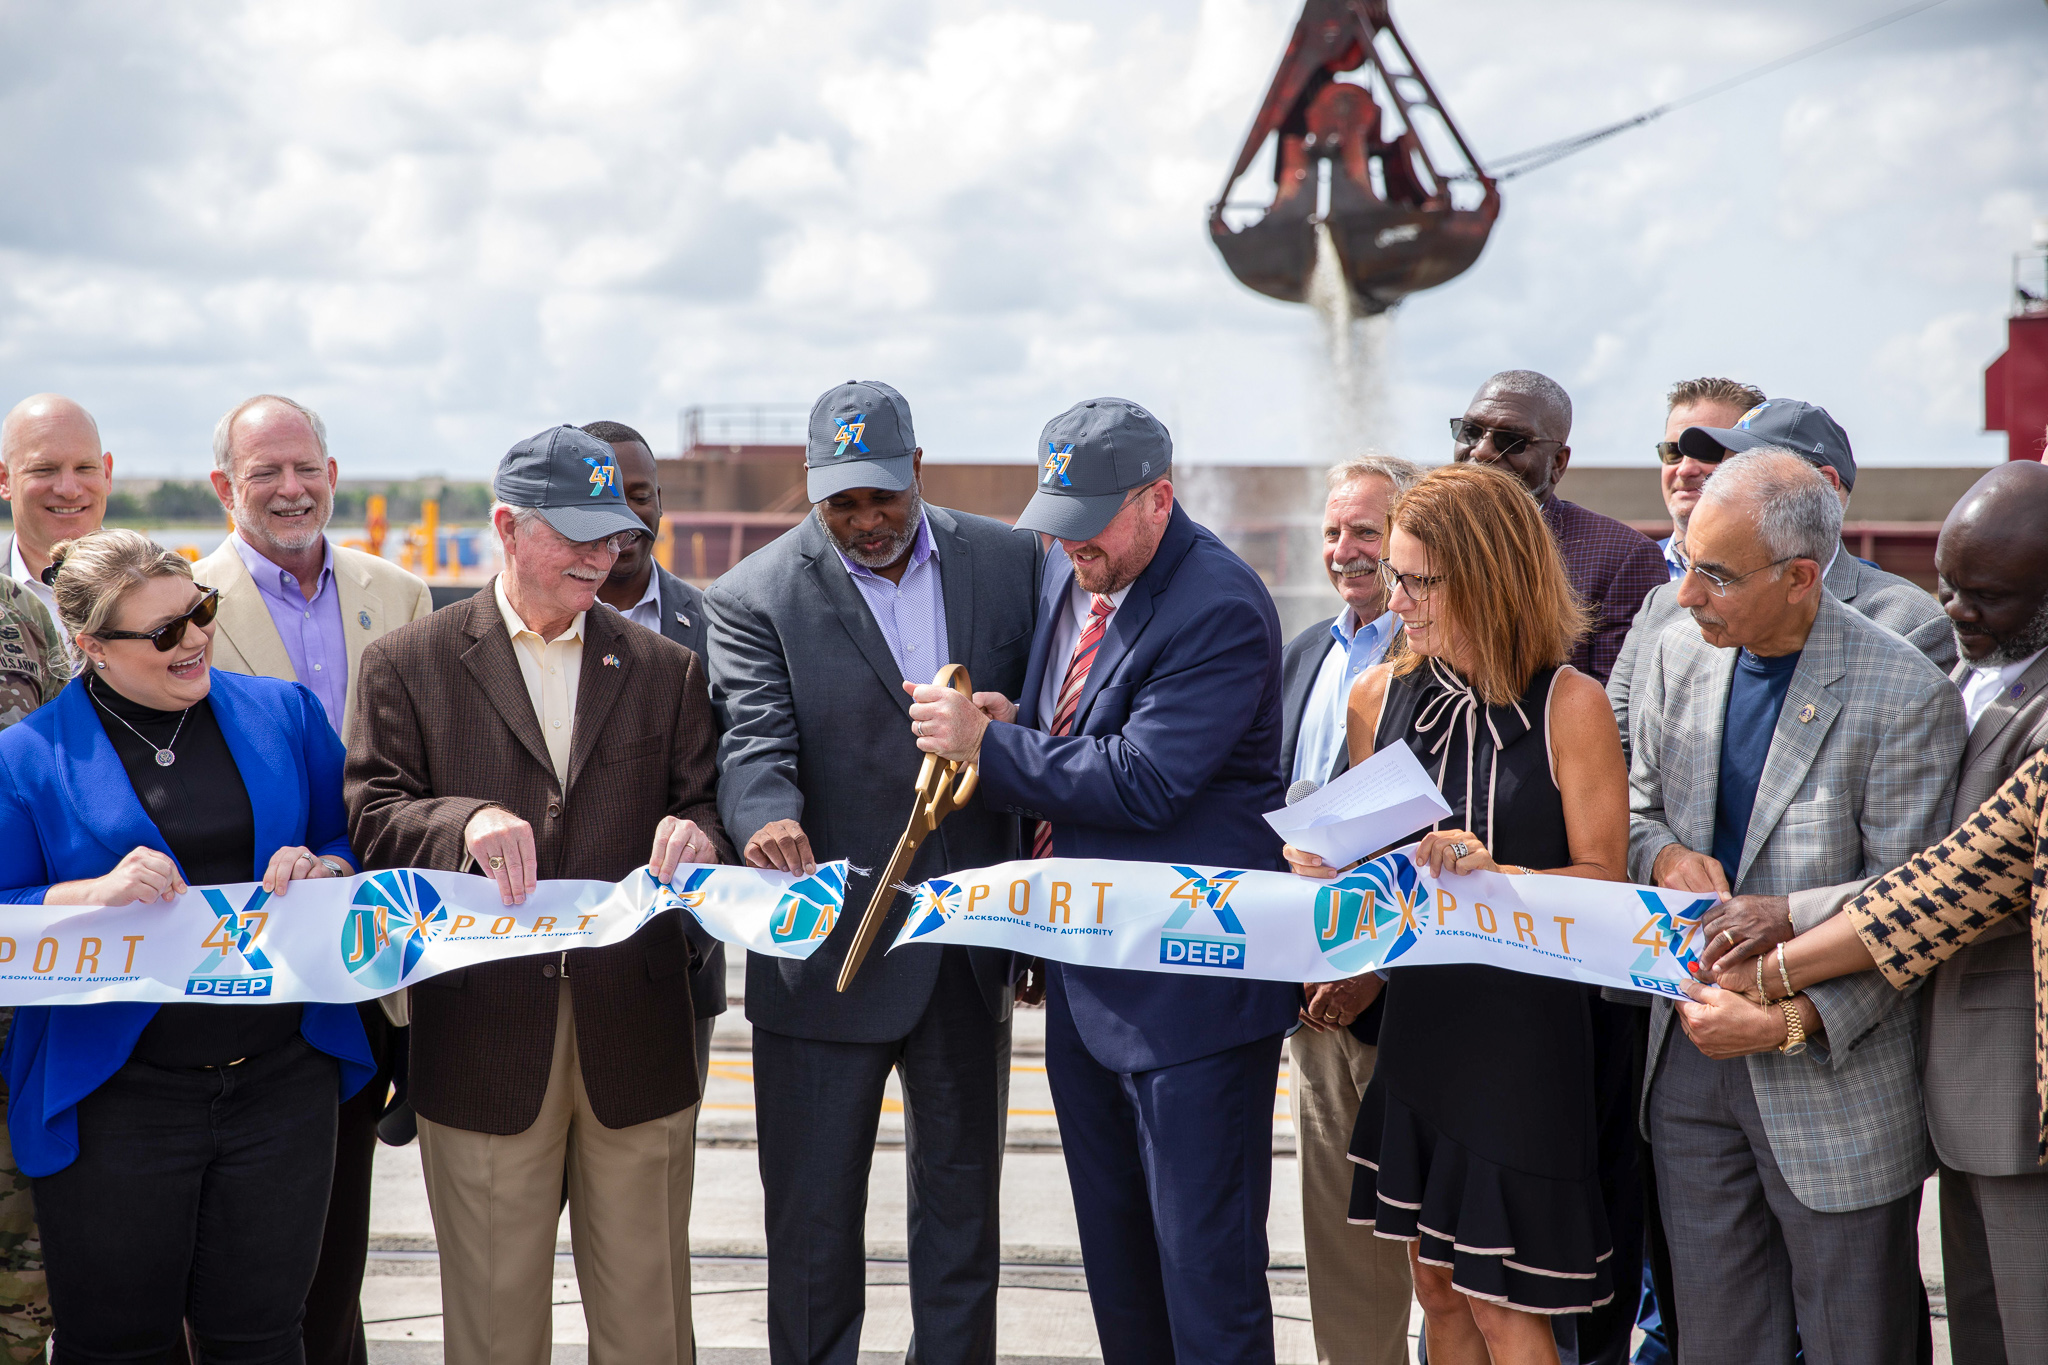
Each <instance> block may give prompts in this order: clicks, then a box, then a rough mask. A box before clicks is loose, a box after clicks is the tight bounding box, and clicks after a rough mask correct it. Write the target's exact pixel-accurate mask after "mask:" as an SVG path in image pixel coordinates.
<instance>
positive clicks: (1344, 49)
mask: <svg viewBox="0 0 2048 1365" xmlns="http://www.w3.org/2000/svg"><path fill="white" fill-rule="evenodd" d="M1352 72H1357V73H1359V74H1358V75H1357V76H1356V77H1354V78H1352V79H1348V80H1339V79H1338V77H1339V75H1340V74H1348V73H1352ZM1422 128H1428V129H1429V131H1430V133H1431V135H1432V136H1431V137H1430V139H1429V140H1430V141H1431V142H1434V143H1435V144H1436V147H1437V152H1436V156H1432V154H1431V150H1430V148H1429V146H1427V145H1425V139H1424V137H1423V135H1422V132H1421V131H1420V130H1421V129H1422ZM1269 140H1271V141H1273V143H1274V148H1273V182H1274V194H1273V200H1272V202H1271V203H1270V204H1267V205H1264V206H1263V212H1262V213H1260V214H1259V215H1258V216H1257V217H1256V218H1254V219H1252V220H1251V221H1247V222H1243V223H1242V224H1241V225H1240V226H1235V227H1233V226H1232V224H1231V222H1230V221H1228V220H1227V218H1226V214H1228V215H1229V216H1230V217H1235V218H1240V219H1242V218H1244V217H1246V216H1247V214H1248V213H1250V212H1253V211H1256V209H1257V208H1258V206H1256V205H1238V204H1233V203H1231V202H1230V193H1231V190H1232V188H1233V187H1235V186H1236V185H1237V183H1238V181H1239V180H1240V179H1242V178H1243V176H1244V174H1245V172H1246V171H1247V170H1248V169H1249V168H1250V167H1251V165H1252V162H1253V161H1254V160H1256V159H1257V158H1258V156H1259V154H1260V153H1261V152H1262V151H1263V150H1264V149H1265V147H1266V145H1267V143H1268V141H1269ZM1454 156H1455V161H1454V160H1453V157H1454ZM1439 157H1440V158H1442V162H1441V163H1440V161H1439V160H1438V158H1439ZM1446 163H1447V164H1446ZM1499 213H1500V190H1499V188H1498V187H1497V186H1496V185H1495V183H1494V181H1493V179H1492V178H1491V177H1490V176H1488V175H1486V174H1485V172H1483V171H1482V170H1481V169H1480V167H1479V162H1478V159H1477V158H1475V157H1474V156H1473V155H1472V152H1471V149H1470V148H1469V147H1467V146H1466V144H1465V139H1464V136H1463V135H1462V134H1461V133H1459V131H1458V129H1457V125H1456V124H1454V123H1453V122H1452V121H1451V117H1450V114H1449V113H1448V112H1447V111H1445V109H1444V108H1443V105H1442V104H1441V103H1440V102H1439V101H1438V100H1437V97H1436V92H1435V91H1434V90H1432V89H1431V88H1430V84H1429V80H1428V78H1427V77H1425V76H1424V75H1423V74H1422V68H1421V67H1420V66H1419V65H1418V64H1417V63H1416V62H1415V59H1414V58H1413V56H1412V55H1410V53H1409V51H1408V46H1407V44H1406V43H1404V42H1403V41H1402V39H1401V35H1400V34H1399V33H1398V32H1397V31H1396V30H1395V28H1394V24H1393V19H1392V16H1391V15H1390V14H1389V12H1388V9H1387V4H1386V0H1308V3H1307V4H1306V6H1305V7H1304V8H1303V9H1302V13H1301V19H1300V20H1299V21H1298V22H1297V23H1296V24H1295V26H1294V36H1293V38H1292V40H1290V41H1289V43H1288V45H1287V55H1286V56H1284V57H1283V58H1281V61H1280V69H1279V70H1278V71H1277V72H1275V73H1274V76H1273V84H1272V86H1271V88H1270V89H1268V90H1267V92H1266V99H1265V102H1264V103H1263V104H1262V105H1261V106H1260V107H1259V113H1258V117H1257V118H1256V119H1255V120H1254V121H1253V123H1252V128H1251V131H1250V132H1249V133H1248V134H1247V135H1246V137H1245V142H1244V147H1243V149H1242V150H1241V151H1239V153H1238V156H1237V164H1236V165H1235V166H1233V167H1232V168H1231V172H1230V176H1229V178H1228V179H1227V180H1225V181H1224V184H1223V193H1222V195H1221V196H1219V197H1218V199H1217V201H1216V203H1215V204H1214V205H1213V206H1211V208H1210V210H1209V234H1210V236H1211V238H1212V239H1213V240H1214V241H1215V243H1216V249H1217V250H1218V251H1219V252H1221V253H1222V254H1223V261H1224V264H1225V265H1227V266H1229V267H1230V273H1231V274H1233V275H1235V276H1237V278H1238V279H1239V280H1240V281H1242V282H1243V283H1244V284H1246V285H1248V286H1249V287H1251V288H1253V289H1256V290H1258V291H1259V292H1260V293H1261V294H1266V295H1270V296H1271V297H1273V298H1276V299H1284V300H1287V301H1288V302H1291V303H1302V302H1305V301H1307V299H1308V296H1309V282H1310V277H1311V275H1312V274H1313V272H1314V269H1315V263H1316V236H1317V233H1316V228H1317V225H1318V224H1324V225H1327V227H1328V228H1329V231H1330V237H1331V241H1332V243H1333V244H1334V246H1335V248H1336V251H1337V255H1338V257H1339V260H1340V263H1341V265H1342V268H1343V275H1344V278H1345V279H1346V280H1347V281H1348V282H1349V284H1350V287H1351V292H1352V304H1353V307H1352V312H1353V313H1355V314H1363V313H1378V312H1383V311H1385V310H1386V309H1388V308H1391V307H1393V306H1394V305H1395V304H1397V303H1399V302H1400V301H1401V300H1402V299H1404V298H1406V297H1407V296H1408V295H1410V294H1412V293H1414V292H1416V291H1417V290H1419V289H1428V288H1431V287H1432V286H1435V285H1439V284H1442V283H1443V282H1444V281H1446V280H1449V279H1452V278H1454V277H1456V276H1457V275H1459V274H1461V273H1463V272H1464V271H1465V270H1466V269H1468V268H1469V267H1470V266H1471V265H1472V263H1473V262H1474V261H1476V260H1478V259H1479V253H1480V252H1481V251H1482V250H1483V249H1484V248H1485V246H1486V238H1487V234H1488V233H1490V232H1491V231H1492V230H1493V220H1494V219H1495V218H1496V217H1497V216H1499Z"/></svg>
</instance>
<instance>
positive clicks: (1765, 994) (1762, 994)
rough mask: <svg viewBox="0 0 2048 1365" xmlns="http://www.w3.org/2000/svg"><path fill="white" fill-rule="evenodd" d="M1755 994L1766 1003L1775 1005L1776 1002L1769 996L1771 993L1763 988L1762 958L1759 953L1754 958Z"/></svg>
mask: <svg viewBox="0 0 2048 1365" xmlns="http://www.w3.org/2000/svg"><path fill="white" fill-rule="evenodd" d="M1756 994H1757V998H1758V999H1759V1000H1761V1001H1763V1002H1764V1003H1765V1004H1766V1005H1775V1004H1777V1003H1778V1002H1777V1001H1776V1000H1774V999H1773V998H1772V997H1771V993H1770V992H1769V991H1767V990H1765V989H1764V959H1763V955H1762V954H1761V953H1759V954H1758V955H1757V959H1756Z"/></svg>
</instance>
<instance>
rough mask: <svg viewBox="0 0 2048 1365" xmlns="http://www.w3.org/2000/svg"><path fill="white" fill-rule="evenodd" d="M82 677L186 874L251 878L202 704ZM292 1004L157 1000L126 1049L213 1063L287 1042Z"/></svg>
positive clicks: (251, 824) (234, 797) (230, 773)
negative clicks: (166, 760)
mask: <svg viewBox="0 0 2048 1365" xmlns="http://www.w3.org/2000/svg"><path fill="white" fill-rule="evenodd" d="M86 687H87V688H88V689H89V690H90V692H91V694H92V699H93V707H94V711H95V713H96V714H97V715H98V716H99V718H100V725H101V727H102V728H104V729H105V730H106V732H107V738H108V739H109V740H111V741H113V745H114V752H115V753H117V754H119V755H120V757H121V766H122V767H123V768H125V769H126V770H127V772H128V781H129V782H130V783H131V784H132V785H133V786H134V788H135V794H136V796H137V797H139V798H141V801H142V808H143V809H144V810H145V811H147V812H149V818H150V819H151V820H152V821H154V822H155V823H156V827H157V829H158V831H159V832H161V833H162V834H163V836H164V843H165V845H166V846H168V847H169V848H170V850H171V856H172V857H173V858H175V859H177V860H178V867H179V870H180V871H182V872H183V873H184V874H185V880H186V882H187V883H189V884H190V885H193V886H212V885H218V884H222V883H230V882H246V881H251V880H253V879H254V878H255V876H256V875H257V873H256V816H255V813H254V811H253V809H252V808H251V807H250V804H249V789H248V787H247V786H246V785H245V784H244V783H243V781H242V770H241V769H240V768H238V767H236V766H235V756H234V754H233V753H232V752H230V751H229V749H228V741H227V737H226V736H225V735H223V734H222V733H221V730H220V722H219V721H218V720H216V719H215V718H214V714H213V706H212V704H211V703H210V702H206V701H200V702H198V703H196V704H194V705H193V707H192V709H191V710H189V711H158V710H156V709H154V708H153V707H148V706H144V705H142V704H141V703H139V702H135V701H131V700H129V699H128V698H127V697H124V696H122V695H121V694H120V693H119V692H116V691H115V690H114V689H113V688H111V687H108V686H106V685H105V684H104V683H103V682H101V681H100V680H99V679H98V678H97V677H90V676H89V677H88V678H87V680H86ZM110 713H111V714H110ZM124 721H125V722H127V723H126V724H123V723H122V722H124ZM181 721H182V722H183V728H182V729H180V728H179V726H180V722H181ZM130 726H133V727H134V728H133V729H130V728H129V727H130ZM137 731H140V734H138V733H137ZM173 735H176V737H177V738H176V740H175V742H173V739H172V736H173ZM162 748H169V749H170V750H171V752H173V753H174V754H176V755H177V761H176V762H175V763H173V764H171V765H170V766H169V767H163V766H160V765H159V764H158V763H157V761H156V755H157V750H159V749H162ZM194 965H197V959H196V958H195V959H194ZM299 1014H300V1007H299V1006H297V1005H253V1004H251V1005H199V1004H192V1005H184V1004H179V1005H165V1006H163V1007H162V1008H161V1009H159V1010H158V1011H157V1013H156V1017H155V1018H154V1019H152V1020H151V1021H150V1023H149V1027H147V1028H145V1029H144V1030H143V1031H142V1037H141V1038H140V1039H138V1040H137V1041H136V1044H135V1051H134V1053H133V1054H132V1055H133V1056H134V1058H135V1059H136V1060H138V1061H144V1062H149V1063H152V1064H154V1065H156V1066H170V1067H195V1066H219V1065H221V1064H222V1063H225V1062H231V1061H234V1060H235V1059H237V1058H240V1057H253V1056H255V1055H256V1054H258V1053H261V1052H268V1051H269V1050H270V1049H272V1048H274V1047H279V1046H281V1045H283V1044H285V1043H288V1042H290V1041H291V1040H292V1039H293V1038H294V1037H296V1036H297V1035H298V1031H299Z"/></svg>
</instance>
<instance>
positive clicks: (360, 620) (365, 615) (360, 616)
mask: <svg viewBox="0 0 2048 1365" xmlns="http://www.w3.org/2000/svg"><path fill="white" fill-rule="evenodd" d="M356 624H357V625H360V626H361V627H362V628H363V629H364V630H368V629H369V628H370V613H369V612H367V611H359V612H357V613H356Z"/></svg>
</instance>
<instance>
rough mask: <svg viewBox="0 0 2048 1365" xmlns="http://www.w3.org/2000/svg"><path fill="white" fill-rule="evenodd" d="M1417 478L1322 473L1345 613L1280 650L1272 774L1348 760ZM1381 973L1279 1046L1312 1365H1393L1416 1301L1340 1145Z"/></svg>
mask: <svg viewBox="0 0 2048 1365" xmlns="http://www.w3.org/2000/svg"><path fill="white" fill-rule="evenodd" d="M1421 477H1422V471H1421V470H1420V469H1418V468H1416V466H1414V465H1412V464H1410V463H1409V462H1408V461H1406V460H1403V459H1400V458H1399V457H1397V456H1393V455H1366V456H1361V457H1360V458H1358V459H1354V460H1346V461H1344V462H1343V463H1342V464H1339V465H1336V466H1334V467H1332V468H1331V470H1330V472H1329V485H1330V494H1329V497H1328V498H1327V499H1326V500H1325V501H1324V504H1323V570H1324V572H1326V573H1328V574H1329V576H1330V585H1331V586H1332V587H1334V588H1335V589H1336V590H1337V595H1338V596H1339V597H1340V598H1342V599H1343V602H1344V610H1343V611H1342V612H1340V613H1339V614H1337V615H1336V616H1333V617H1331V618H1330V619H1329V620H1327V621H1318V622H1316V624H1314V625H1312V626H1310V627H1309V628H1308V629H1307V630H1304V631H1303V632H1302V633H1301V634H1299V635H1297V636H1295V637H1294V639H1292V640H1290V641H1289V642H1288V644H1287V648H1286V649H1285V650H1283V651H1281V654H1280V705H1281V730H1280V775H1281V777H1283V778H1284V779H1286V781H1287V782H1288V783H1289V784H1290V785H1291V784H1293V783H1296V782H1302V781H1312V782H1315V783H1318V784H1320V783H1324V782H1328V781H1330V780H1331V779H1332V778H1334V777H1336V776H1337V775H1338V774H1339V773H1342V772H1343V771H1344V770H1345V769H1346V768H1348V767H1350V766H1351V754H1350V750H1349V749H1348V748H1347V747H1346V746H1345V743H1344V727H1345V715H1346V703H1347V702H1348V701H1349V700H1350V698H1351V685H1352V684H1353V683H1355V682H1357V681H1358V678H1359V675H1361V674H1362V673H1364V672H1365V670H1366V669H1368V668H1370V667H1372V666H1373V665H1374V664H1376V663H1378V662H1379V661H1380V660H1381V659H1382V658H1384V657H1386V655H1387V652H1388V650H1389V648H1390V647H1391V646H1392V645H1393V643H1394V641H1395V639H1396V638H1397V637H1398V636H1399V635H1400V633H1401V618H1400V617H1398V616H1396V615H1395V614H1394V613H1393V612H1391V611H1389V610H1388V609H1387V590H1386V587H1385V586H1384V585H1383V584H1382V583H1381V581H1380V549H1381V547H1382V546H1383V545H1385V544H1386V532H1387V510H1388V508H1389V506H1390V505H1391V504H1392V503H1393V501H1394V498H1395V497H1396V496H1397V495H1399V494H1400V493H1403V492H1405V491H1407V489H1408V488H1409V487H1410V486H1411V485H1412V484H1414V482H1415V481H1416V480H1417V479H1419V478H1421ZM1377 988H1378V979H1377V978H1376V977H1374V976H1373V975H1372V974H1371V973H1367V974H1366V975H1365V976H1362V977H1358V978H1354V979H1353V980H1350V981H1331V982H1325V983H1319V984H1315V985H1311V986H1307V987H1305V988H1304V989H1305V990H1306V991H1307V993H1308V1001H1307V1003H1306V1005H1304V1006H1303V1008H1302V1011H1301V1016H1300V1017H1301V1025H1302V1026H1301V1027H1300V1028H1299V1029H1297V1030H1295V1032H1294V1034H1293V1035H1292V1036H1291V1037H1290V1038H1289V1039H1288V1044H1287V1046H1288V1055H1289V1058H1290V1060H1291V1061H1292V1064H1293V1077H1294V1081H1293V1086H1292V1088H1291V1091H1290V1093H1289V1096H1288V1100H1289V1103H1290V1105H1291V1106H1292V1108H1293V1110H1294V1127H1295V1134H1296V1139H1297V1141H1298V1142H1299V1143H1300V1147H1301V1150H1300V1158H1299V1162H1298V1164H1299V1166H1300V1171H1301V1216H1302V1233H1303V1236H1304V1239H1305V1241H1306V1250H1307V1259H1308V1301H1309V1317H1310V1319H1311V1321H1312V1324H1313V1327H1314V1331H1315V1338H1316V1358H1317V1360H1318V1361H1319V1362H1320V1365H1393V1363H1394V1362H1402V1361H1406V1360H1407V1358H1408V1305H1409V1301H1410V1299H1411V1298H1412V1296H1413V1294H1414V1283H1413V1277H1412V1276H1411V1275H1410V1273H1409V1269H1408V1252H1407V1248H1406V1247H1404V1246H1403V1245H1402V1244H1401V1243H1399V1242H1394V1241H1389V1240H1387V1239H1385V1238H1382V1237H1375V1236H1373V1235H1372V1229H1371V1228H1365V1227H1355V1226H1353V1225H1352V1224H1351V1223H1350V1222H1349V1221H1348V1220H1347V1219H1346V1218H1345V1213H1346V1212H1347V1211H1348V1210H1349V1208H1350V1206H1351V1172H1352V1170H1353V1167H1352V1164H1351V1160H1350V1157H1349V1155H1348V1154H1347V1153H1348V1149H1349V1147H1350V1143H1351V1128H1352V1124H1353V1123H1354V1121H1355V1120H1356V1119H1357V1118H1358V1105H1359V1101H1360V1099H1361V1097H1362V1096H1363V1095H1364V1094H1365V1087H1366V1083H1367V1082H1368V1081H1370V1080H1371V1079H1372V1071H1373V1065H1374V1063H1375V1061H1376V1060H1377V1058H1378V1054H1379V1046H1378V1044H1379V1024H1380V1015H1381V1014H1382V1013H1383V1011H1382V1009H1381V1008H1380V1002H1379V1000H1378V999H1377V998H1373V999H1372V1000H1371V1001H1370V1003H1367V995H1368V993H1375V994H1376V992H1377Z"/></svg>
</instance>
